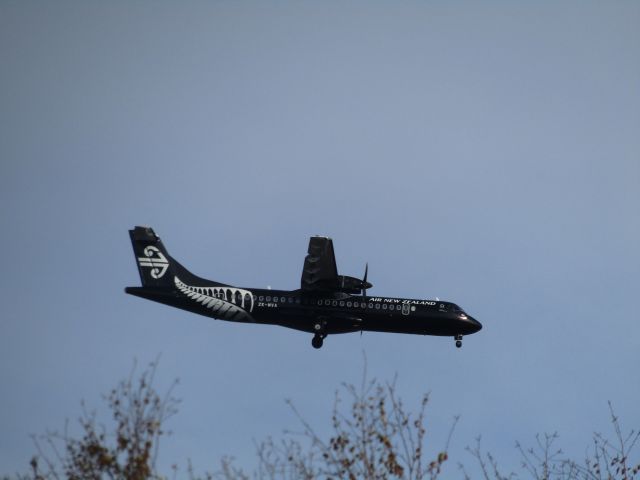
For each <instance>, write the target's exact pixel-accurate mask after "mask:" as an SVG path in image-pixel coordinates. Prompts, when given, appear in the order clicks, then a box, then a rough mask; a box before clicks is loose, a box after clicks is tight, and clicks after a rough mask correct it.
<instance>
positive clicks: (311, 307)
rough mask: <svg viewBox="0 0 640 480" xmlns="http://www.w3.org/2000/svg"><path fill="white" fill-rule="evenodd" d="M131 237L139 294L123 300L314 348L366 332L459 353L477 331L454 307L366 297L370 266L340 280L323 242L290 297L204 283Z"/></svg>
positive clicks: (143, 237) (147, 238) (148, 234)
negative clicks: (259, 329) (294, 335)
mask: <svg viewBox="0 0 640 480" xmlns="http://www.w3.org/2000/svg"><path fill="white" fill-rule="evenodd" d="M129 235H130V237H131V243H132V244H133V251H134V254H135V257H136V262H137V265H138V272H139V273H140V279H141V281H142V287H126V288H125V292H126V293H128V294H131V295H135V296H138V297H142V298H146V299H148V300H152V301H154V302H159V303H163V304H165V305H170V306H172V307H176V308H180V309H183V310H187V311H190V312H193V313H198V314H200V315H204V316H207V317H213V318H216V319H221V320H228V321H232V322H242V323H259V324H267V325H280V326H283V327H287V328H292V329H295V330H300V331H303V332H308V333H312V334H313V337H312V340H311V345H312V346H313V347H314V348H321V347H322V344H323V342H324V339H325V338H326V337H327V335H333V334H338V333H349V332H365V331H366V332H392V333H411V334H419V335H437V336H449V337H453V338H454V340H455V345H456V347H458V348H460V347H461V346H462V337H463V335H470V334H472V333H475V332H477V331H479V330H480V329H481V328H482V325H481V324H480V322H478V321H477V320H476V319H475V318H473V317H472V316H470V315H468V314H467V313H465V311H464V310H462V308H460V307H459V306H458V305H456V304H455V303H451V302H443V301H440V300H438V299H436V300H417V299H410V298H392V297H383V296H375V297H372V296H368V295H367V290H368V289H369V288H371V287H372V285H371V283H369V282H368V281H367V275H368V271H369V266H368V264H367V266H366V267H365V272H364V277H363V278H362V279H358V278H355V277H349V276H346V275H338V270H337V267H336V259H335V254H334V250H333V241H332V239H331V238H328V237H321V236H314V237H311V238H310V239H309V248H308V254H307V256H306V257H305V260H304V266H303V269H302V278H301V282H300V288H299V289H297V290H290V291H288V290H271V289H260V288H238V287H233V286H231V285H226V284H224V283H218V282H215V281H212V280H205V279H204V278H200V277H197V276H196V275H194V274H192V273H191V272H189V271H188V270H187V269H186V268H184V267H183V266H182V265H180V263H178V262H177V261H176V260H174V259H173V258H172V257H171V256H170V255H169V253H167V250H166V249H165V247H164V245H163V244H162V241H161V240H160V238H159V237H158V236H157V235H156V234H155V232H154V231H153V229H152V228H150V227H141V226H137V227H135V228H134V229H133V230H129Z"/></svg>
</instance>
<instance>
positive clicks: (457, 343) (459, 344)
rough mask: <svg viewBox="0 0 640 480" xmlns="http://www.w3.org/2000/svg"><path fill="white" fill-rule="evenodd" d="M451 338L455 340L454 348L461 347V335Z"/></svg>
mask: <svg viewBox="0 0 640 480" xmlns="http://www.w3.org/2000/svg"><path fill="white" fill-rule="evenodd" d="M453 338H455V340H456V348H460V347H462V335H456V336H455V337H453Z"/></svg>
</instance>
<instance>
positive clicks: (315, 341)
mask: <svg viewBox="0 0 640 480" xmlns="http://www.w3.org/2000/svg"><path fill="white" fill-rule="evenodd" d="M322 342H323V338H322V335H317V334H316V335H314V336H313V338H312V339H311V346H313V348H321V347H322Z"/></svg>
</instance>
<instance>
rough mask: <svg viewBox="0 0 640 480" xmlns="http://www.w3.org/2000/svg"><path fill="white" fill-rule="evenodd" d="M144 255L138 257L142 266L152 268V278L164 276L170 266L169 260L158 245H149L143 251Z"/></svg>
mask: <svg viewBox="0 0 640 480" xmlns="http://www.w3.org/2000/svg"><path fill="white" fill-rule="evenodd" d="M143 253H144V255H145V256H144V257H138V263H139V264H140V266H141V267H149V268H151V278H155V279H158V278H162V276H163V275H164V274H165V273H166V272H167V268H169V260H167V258H166V257H165V256H164V255H163V254H162V252H161V251H160V250H158V249H157V248H156V247H153V246H151V245H149V246H148V247H146V248H145V249H144V251H143Z"/></svg>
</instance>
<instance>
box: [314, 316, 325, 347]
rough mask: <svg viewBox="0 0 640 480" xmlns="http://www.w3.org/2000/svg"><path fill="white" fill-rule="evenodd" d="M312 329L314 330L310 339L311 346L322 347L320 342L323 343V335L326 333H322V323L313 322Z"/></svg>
mask: <svg viewBox="0 0 640 480" xmlns="http://www.w3.org/2000/svg"><path fill="white" fill-rule="evenodd" d="M313 331H314V332H315V335H314V336H313V338H312V339H311V346H312V347H313V348H321V347H322V343H323V341H324V339H325V337H326V336H327V334H326V333H324V324H322V323H320V322H316V323H314V324H313Z"/></svg>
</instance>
